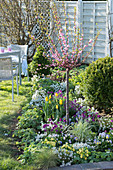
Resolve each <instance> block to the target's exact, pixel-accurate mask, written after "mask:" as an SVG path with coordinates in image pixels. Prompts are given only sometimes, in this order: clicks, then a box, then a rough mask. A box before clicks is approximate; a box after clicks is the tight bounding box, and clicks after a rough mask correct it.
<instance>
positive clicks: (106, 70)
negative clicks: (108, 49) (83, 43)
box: [81, 56, 113, 112]
mask: <svg viewBox="0 0 113 170" xmlns="http://www.w3.org/2000/svg"><path fill="white" fill-rule="evenodd" d="M81 87H82V91H83V92H82V93H83V96H84V97H85V98H86V99H87V100H88V102H90V103H91V104H92V105H94V106H95V107H96V108H97V109H99V110H104V111H105V112H107V111H110V110H111V108H112V107H113V58H110V57H108V56H107V57H105V58H101V59H98V60H97V61H95V62H92V63H91V64H90V65H89V66H88V67H87V68H86V70H85V72H84V73H83V74H82V81H81Z"/></svg>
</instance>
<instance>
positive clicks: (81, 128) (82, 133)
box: [70, 120, 93, 142]
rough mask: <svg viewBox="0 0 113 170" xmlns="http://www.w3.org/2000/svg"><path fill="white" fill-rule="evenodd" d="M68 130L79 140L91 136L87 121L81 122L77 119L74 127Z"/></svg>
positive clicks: (81, 140) (87, 138)
mask: <svg viewBox="0 0 113 170" xmlns="http://www.w3.org/2000/svg"><path fill="white" fill-rule="evenodd" d="M70 132H71V133H72V134H73V135H74V136H76V137H77V138H78V141H79V142H86V141H88V140H89V139H91V137H92V134H93V133H92V131H91V127H90V126H89V123H88V122H86V121H85V122H83V121H82V120H79V121H78V123H75V125H74V127H72V130H70Z"/></svg>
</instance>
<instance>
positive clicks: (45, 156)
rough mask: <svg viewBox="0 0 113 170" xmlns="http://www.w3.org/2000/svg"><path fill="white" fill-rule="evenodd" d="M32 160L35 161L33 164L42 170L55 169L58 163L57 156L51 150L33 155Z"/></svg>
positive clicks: (45, 149) (43, 150)
mask: <svg viewBox="0 0 113 170" xmlns="http://www.w3.org/2000/svg"><path fill="white" fill-rule="evenodd" d="M32 159H34V161H33V164H35V165H37V167H38V168H39V169H42V170H47V169H48V168H51V167H54V166H56V165H57V162H58V157H57V155H56V154H55V153H54V152H53V150H51V149H49V148H43V149H41V150H39V152H38V153H33V154H32Z"/></svg>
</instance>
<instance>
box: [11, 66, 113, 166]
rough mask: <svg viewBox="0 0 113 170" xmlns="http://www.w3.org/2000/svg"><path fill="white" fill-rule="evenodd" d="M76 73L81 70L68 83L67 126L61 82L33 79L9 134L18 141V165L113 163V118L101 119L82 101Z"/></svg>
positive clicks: (64, 95)
mask: <svg viewBox="0 0 113 170" xmlns="http://www.w3.org/2000/svg"><path fill="white" fill-rule="evenodd" d="M78 72H82V70H81V69H80V71H77V70H76V69H75V72H72V73H71V75H70V79H69V82H70V93H69V98H70V102H69V114H70V118H69V125H67V124H66V117H65V114H66V94H65V90H66V84H65V82H58V81H55V80H52V79H51V76H50V77H48V78H46V77H38V76H36V75H35V76H34V77H33V79H32V81H33V87H32V91H34V94H33V96H32V100H31V102H30V103H29V104H27V105H26V106H25V107H23V108H22V116H19V117H18V120H19V121H18V124H17V128H16V130H15V132H14V134H13V136H14V137H18V138H19V139H20V141H17V142H16V144H17V146H18V148H19V149H20V150H21V151H23V153H22V154H21V155H20V156H19V158H18V160H19V162H21V164H29V165H32V166H35V167H37V169H40V168H42V169H46V168H49V167H53V166H60V167H63V166H69V165H73V164H80V163H93V162H99V161H106V160H107V161H112V160H113V118H112V116H108V115H107V116H102V115H101V114H100V113H99V112H98V111H97V110H96V109H95V108H94V107H91V106H90V105H89V104H88V103H87V102H86V101H85V100H84V98H83V97H82V96H81V93H79V89H78V87H77V86H78V82H80V81H79V78H77V77H78ZM76 73H77V76H76ZM74 85H75V86H74ZM45 162H46V164H45Z"/></svg>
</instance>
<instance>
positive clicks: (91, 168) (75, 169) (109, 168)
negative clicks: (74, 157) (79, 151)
mask: <svg viewBox="0 0 113 170" xmlns="http://www.w3.org/2000/svg"><path fill="white" fill-rule="evenodd" d="M49 170H113V161H110V162H108V161H103V162H94V163H86V164H78V165H72V166H66V167H61V168H60V167H55V168H49Z"/></svg>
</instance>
